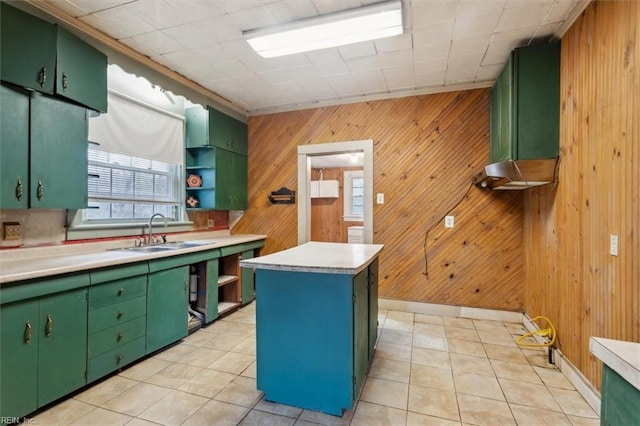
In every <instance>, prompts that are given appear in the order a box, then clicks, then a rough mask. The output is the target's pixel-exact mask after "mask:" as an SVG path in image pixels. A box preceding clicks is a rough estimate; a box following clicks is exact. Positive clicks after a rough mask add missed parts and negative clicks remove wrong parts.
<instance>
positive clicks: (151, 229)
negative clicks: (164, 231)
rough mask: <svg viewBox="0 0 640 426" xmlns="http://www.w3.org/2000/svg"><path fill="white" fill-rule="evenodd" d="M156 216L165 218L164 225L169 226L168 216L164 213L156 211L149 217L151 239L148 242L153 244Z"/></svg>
mask: <svg viewBox="0 0 640 426" xmlns="http://www.w3.org/2000/svg"><path fill="white" fill-rule="evenodd" d="M156 216H160V217H161V218H163V219H164V227H165V228H166V227H167V218H166V217H164V215H163V214H162V213H154V214H153V215H152V216H151V217H150V218H149V241H148V243H147V244H151V243H153V218H154V217H156ZM165 242H166V241H165Z"/></svg>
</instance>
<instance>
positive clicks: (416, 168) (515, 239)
mask: <svg viewBox="0 0 640 426" xmlns="http://www.w3.org/2000/svg"><path fill="white" fill-rule="evenodd" d="M488 123H489V89H480V90H471V91H462V92H449V93H441V94H435V95H428V96H415V97H407V98H401V99H391V100H382V101H375V102H366V103H356V104H347V105H339V106H331V107H324V108H317V109H307V110H300V111H294V112H284V113H279V114H269V115H261V116H255V117H250V118H249V122H248V124H249V153H248V156H249V198H248V201H249V208H248V209H247V211H246V212H245V214H244V215H243V217H242V218H241V219H240V220H239V221H238V222H237V224H236V225H235V226H234V227H233V228H232V232H233V233H259V234H266V235H267V236H268V238H267V240H266V244H265V247H264V249H263V251H262V253H263V254H268V253H271V252H275V251H279V250H282V249H285V248H290V247H293V246H295V245H297V205H295V204H293V205H271V204H270V203H269V201H268V200H267V195H268V194H269V192H270V191H274V190H277V189H279V188H281V187H283V186H284V187H287V188H290V189H294V190H295V189H296V188H297V147H298V145H306V144H314V143H327V142H342V141H349V140H362V139H372V140H373V143H374V177H373V183H374V193H377V192H382V193H384V194H385V203H384V204H380V205H377V204H376V205H374V208H373V214H374V218H373V227H374V238H373V240H374V242H375V243H382V244H384V245H385V248H384V250H383V252H382V254H381V257H380V296H381V297H386V298H394V299H403V300H413V301H422V302H433V303H445V304H455V305H463V306H475V307H487V308H497V309H507V310H515V311H520V310H522V309H523V278H524V270H523V246H522V236H523V230H522V223H523V222H522V221H523V210H522V206H523V204H522V193H521V192H517V191H516V192H506V191H503V192H498V191H496V192H491V191H485V190H481V189H479V188H477V187H475V186H471V178H472V176H473V175H474V174H475V173H476V172H477V171H478V169H479V168H480V167H481V166H484V165H485V164H486V163H487V161H488V149H489V134H488V133H489V124H488ZM449 211H451V213H452V214H453V215H455V228H453V229H445V228H444V223H443V222H444V220H443V219H444V216H445V214H447V213H448V212H449ZM427 234H428V235H427Z"/></svg>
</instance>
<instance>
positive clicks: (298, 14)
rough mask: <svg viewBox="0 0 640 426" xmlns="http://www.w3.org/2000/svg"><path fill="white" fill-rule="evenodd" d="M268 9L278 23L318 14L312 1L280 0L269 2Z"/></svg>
mask: <svg viewBox="0 0 640 426" xmlns="http://www.w3.org/2000/svg"><path fill="white" fill-rule="evenodd" d="M269 10H270V11H271V14H272V15H273V18H274V19H275V21H276V22H277V23H279V24H281V23H285V22H291V21H296V20H300V19H306V18H310V17H313V16H318V11H317V10H316V8H315V7H314V5H313V3H312V2H309V1H300V0H282V1H277V2H274V3H271V4H269Z"/></svg>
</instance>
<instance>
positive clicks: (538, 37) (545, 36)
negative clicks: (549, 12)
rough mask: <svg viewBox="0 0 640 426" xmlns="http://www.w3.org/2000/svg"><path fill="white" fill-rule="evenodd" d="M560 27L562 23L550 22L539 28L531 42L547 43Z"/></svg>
mask: <svg viewBox="0 0 640 426" xmlns="http://www.w3.org/2000/svg"><path fill="white" fill-rule="evenodd" d="M561 25H562V22H551V23H549V24H546V25H541V26H539V27H538V29H537V30H536V33H535V34H534V35H533V37H532V39H531V41H532V42H533V41H536V42H544V43H546V42H548V41H549V40H551V38H553V37H554V36H555V34H556V32H557V31H558V29H559V28H560V26H561Z"/></svg>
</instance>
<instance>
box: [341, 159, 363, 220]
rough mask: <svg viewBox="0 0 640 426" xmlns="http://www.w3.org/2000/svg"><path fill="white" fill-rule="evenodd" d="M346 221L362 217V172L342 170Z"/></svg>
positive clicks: (344, 216) (361, 218)
mask: <svg viewBox="0 0 640 426" xmlns="http://www.w3.org/2000/svg"><path fill="white" fill-rule="evenodd" d="M343 218H344V220H345V221H346V222H349V221H358V222H359V221H362V220H363V218H364V172H363V171H362V170H355V171H347V172H344V215H343Z"/></svg>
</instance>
